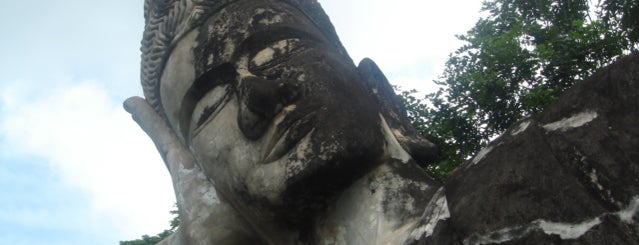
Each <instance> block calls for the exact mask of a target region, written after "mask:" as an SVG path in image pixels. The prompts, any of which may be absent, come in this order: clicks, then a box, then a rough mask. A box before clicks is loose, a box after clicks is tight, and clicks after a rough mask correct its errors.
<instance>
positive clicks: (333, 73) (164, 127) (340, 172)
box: [125, 0, 639, 244]
mask: <svg viewBox="0 0 639 245" xmlns="http://www.w3.org/2000/svg"><path fill="white" fill-rule="evenodd" d="M145 18H146V29H145V32H144V38H143V45H142V53H143V54H142V85H143V88H144V94H145V97H146V98H145V99H142V98H138V97H133V98H131V99H129V100H127V101H126V102H125V108H126V109H127V110H128V111H129V112H131V114H132V115H133V117H134V119H135V120H136V121H137V122H138V124H139V125H140V126H141V127H142V128H143V129H144V130H145V131H146V132H147V134H149V136H150V137H151V138H152V139H153V141H154V143H155V144H156V147H157V148H158V151H159V152H160V154H161V155H162V157H163V159H164V161H165V163H166V165H167V168H168V169H169V172H170V174H171V177H172V181H173V185H174V189H175V194H176V197H177V201H178V207H179V211H180V217H181V224H180V227H179V229H178V231H177V232H176V233H175V234H174V235H172V236H171V237H169V238H168V239H166V240H164V241H163V242H162V244H416V243H435V244H447V243H471V244H473V243H476V244H481V243H484V241H489V240H486V239H488V238H486V237H495V236H494V235H492V236H491V234H493V233H490V232H499V231H500V230H499V228H500V227H501V228H503V229H506V228H508V227H506V226H509V227H513V226H517V225H521V226H522V227H523V226H525V225H526V224H528V223H530V222H533V223H530V225H529V226H530V227H528V226H526V227H527V228H526V229H529V230H526V232H527V233H522V234H523V235H522V237H524V236H528V235H537V236H540V237H543V236H542V235H539V234H537V233H535V232H536V231H541V232H542V233H543V232H544V231H547V230H545V229H543V227H542V226H543V225H544V224H545V223H543V224H542V223H541V222H542V221H545V220H544V219H543V218H545V217H546V216H543V217H541V216H539V215H536V214H535V212H534V211H529V212H531V213H532V214H531V215H528V216H525V217H526V219H521V218H520V217H519V216H516V215H514V214H515V213H509V212H511V211H509V210H517V211H516V212H522V211H521V210H519V209H518V208H517V207H510V208H507V209H505V210H506V211H504V212H503V213H500V215H502V216H504V217H503V218H502V219H501V220H498V221H499V222H497V223H491V225H489V222H492V221H491V220H490V219H488V218H487V219H486V220H485V222H484V221H482V220H476V219H473V218H469V219H467V220H473V222H471V223H469V222H467V221H466V217H464V216H463V215H478V216H477V217H481V214H482V212H483V211H481V210H482V209H479V210H480V211H478V212H475V213H473V210H478V209H477V208H474V209H473V208H470V207H471V205H481V204H480V203H479V202H476V203H473V202H474V201H481V200H482V199H481V198H479V196H478V195H488V196H489V195H490V193H473V192H472V190H470V189H469V188H468V186H467V185H465V184H464V179H466V178H468V179H472V180H474V181H475V182H472V183H473V184H480V183H481V182H482V181H484V182H492V183H494V184H495V185H501V186H497V189H499V188H500V187H506V186H510V185H509V184H508V183H502V182H500V180H499V179H500V178H501V177H500V176H491V175H490V173H491V172H492V171H493V170H494V169H492V170H491V169H490V167H489V169H488V170H486V171H488V172H487V173H486V174H484V175H476V174H474V173H471V172H468V171H465V170H459V171H457V172H456V173H455V174H454V175H453V177H452V180H451V182H450V184H448V185H447V187H446V188H444V187H443V186H442V185H441V184H440V183H437V182H436V181H433V180H432V179H431V178H430V177H429V176H428V175H427V174H426V173H425V172H423V171H422V170H421V169H420V167H418V165H417V163H416V162H417V161H419V162H428V161H432V160H433V159H434V158H435V155H436V148H435V146H434V145H433V144H432V143H430V142H428V141H427V140H425V139H423V138H421V137H420V136H419V134H418V133H417V131H416V130H415V129H414V128H412V127H411V125H410V123H409V122H408V121H407V119H406V117H405V111H404V110H403V109H402V107H401V105H400V104H399V103H398V101H397V98H396V97H395V94H394V92H393V90H392V88H391V87H390V85H389V84H388V81H387V80H386V78H385V77H384V75H383V73H382V72H381V71H380V70H379V68H377V66H376V65H375V64H374V63H373V62H372V61H371V60H368V59H365V60H364V61H362V62H360V64H359V65H358V66H357V67H356V66H355V65H354V63H353V62H352V60H351V59H350V58H349V56H348V55H347V53H346V51H345V50H344V48H343V47H342V45H341V44H340V42H339V40H338V38H337V35H336V34H335V31H334V29H333V27H332V25H331V24H330V21H329V20H328V17H327V16H326V15H325V14H324V12H323V11H322V9H321V7H320V5H319V3H317V2H316V1H315V0H210V1H206V0H146V1H145ZM635 79H636V77H635ZM635 86H636V84H635ZM635 98H636V97H635ZM588 115H590V114H588ZM588 115H586V117H587V116H588ZM633 119H634V118H633ZM576 120H577V119H576ZM579 120H581V119H579ZM584 120H585V119H584ZM530 122H532V121H529V123H530ZM524 124H525V123H522V126H521V130H517V131H516V132H514V133H517V134H520V133H521V134H522V135H525V134H527V132H529V131H531V130H532V129H528V124H526V127H524ZM548 125H553V124H548ZM549 127H550V126H549ZM553 127H554V126H553ZM557 127H558V128H561V127H562V126H561V125H559V126H557ZM530 128H533V127H532V126H531V127H530ZM544 128H545V126H544ZM551 131H552V130H551ZM634 132H636V131H634ZM514 133H513V135H515V134H514ZM632 142H634V143H637V142H636V140H634V141H631V143H632ZM499 147H500V146H499V145H498V146H494V147H493V148H495V149H494V150H493V151H497V149H498V148H499ZM502 148H503V147H502ZM490 149H492V148H490ZM506 151H508V150H506ZM484 153H485V152H484ZM486 155H487V154H483V155H482V154H480V155H479V156H477V157H476V158H475V159H476V160H473V162H472V163H476V162H482V161H484V159H486V160H490V159H491V157H487V156H486ZM522 164H524V165H525V164H526V163H522ZM475 165H476V166H475ZM475 165H469V167H466V169H472V168H482V167H477V166H490V165H489V164H482V163H479V164H475ZM528 167H532V166H531V165H528ZM486 176H489V177H486ZM597 176H599V175H595V177H597ZM633 181H634V180H633ZM449 186H450V187H449ZM488 186H493V185H490V184H489V185H488ZM638 186H639V185H638ZM448 188H450V190H452V191H449V190H448ZM521 188H522V189H523V190H528V189H535V188H536V187H535V186H532V187H526V186H523V187H521ZM471 189H472V188H471ZM632 191H633V193H639V192H637V191H636V190H635V189H632ZM504 195H505V196H506V197H507V196H508V194H504ZM633 195H636V194H633ZM633 195H630V197H632V196H633ZM624 197H626V196H624ZM453 199H454V200H455V202H454V203H450V202H449V201H450V200H453ZM491 200H492V199H491ZM629 200H630V199H628V198H625V199H615V201H618V202H619V203H620V204H619V205H617V206H614V205H613V206H608V209H607V210H609V211H610V210H614V209H615V208H617V210H621V209H623V208H625V207H624V206H623V203H630V201H629ZM632 200H635V199H632ZM638 202H639V201H638ZM464 205H469V206H468V207H466V208H465V207H464ZM490 205H492V206H490V207H487V208H485V209H489V210H490V209H496V208H498V207H497V206H498V205H499V204H496V203H490ZM504 205H509V204H504ZM449 206H450V207H451V208H452V209H451V210H449ZM500 208H501V207H500ZM451 211H452V212H451ZM631 211H632V215H630V216H629V217H630V218H632V217H634V211H636V210H631ZM456 212H459V213H460V216H455V215H456ZM513 212H515V211H513ZM593 212H594V211H593ZM603 212H604V211H602V212H601V213H603ZM611 212H612V211H610V212H608V213H611ZM493 213H499V212H496V211H495V212H493ZM540 215H541V214H540ZM544 215H545V214H544ZM588 215H591V213H588ZM591 216H592V215H591ZM591 216H588V217H591ZM500 217H501V216H500ZM511 217H512V218H511ZM593 217H594V216H593ZM624 217H626V216H624ZM584 218H585V217H584ZM504 220H506V221H507V222H503V221H504ZM535 220H541V221H535ZM559 221H561V222H563V220H559ZM559 221H557V222H559ZM571 221H574V219H573V220H571ZM500 222H501V223H500ZM534 222H537V223H534ZM588 224H590V223H588ZM632 224H634V223H632ZM535 225H536V226H535ZM502 226H503V227H502ZM593 226H594V225H593ZM536 227H537V228H538V227H541V228H540V229H537V230H535V228H536ZM590 228H592V227H590ZM515 230H516V229H515ZM516 231H518V230H516ZM506 233H508V232H506ZM511 233H513V232H511ZM520 233H521V232H520ZM486 234H488V235H486ZM509 234H510V233H509ZM543 234H547V235H549V236H550V237H551V238H553V239H554V237H553V236H552V235H553V234H555V233H552V232H550V233H548V232H546V233H543ZM624 234H625V233H624ZM485 236H486V237H485ZM504 237H506V236H504ZM520 238H521V237H517V235H516V234H515V235H512V234H511V235H510V236H509V238H508V239H511V240H512V239H520ZM561 238H564V237H561ZM569 238H571V239H574V237H569ZM482 239H483V240H482ZM508 239H506V238H504V239H502V240H499V241H509V240H508ZM540 239H541V240H539V241H545V240H543V239H545V238H540ZM634 239H635V240H636V239H637V235H636V234H635V235H634Z"/></svg>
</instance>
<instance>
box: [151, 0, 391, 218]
mask: <svg viewBox="0 0 639 245" xmlns="http://www.w3.org/2000/svg"><path fill="white" fill-rule="evenodd" d="M339 50H340V47H339V46H337V44H335V43H331V42H330V41H329V40H328V39H327V38H326V37H325V35H324V34H323V33H322V32H321V31H320V30H319V29H318V28H317V27H316V25H315V23H313V22H312V21H311V20H310V19H308V18H307V16H306V15H305V14H304V13H302V12H301V11H300V10H298V9H297V8H295V7H293V6H291V5H288V4H285V3H282V2H277V1H252V0H245V1H236V2H234V3H231V4H229V5H227V6H226V7H224V8H223V9H222V10H220V11H219V12H217V13H216V14H214V15H213V16H212V17H210V18H209V19H208V20H207V21H206V22H205V23H203V24H202V25H201V26H200V27H199V28H197V29H195V30H192V31H191V32H189V33H188V34H186V35H185V36H184V37H183V38H182V39H180V41H179V42H178V43H177V44H176V46H175V48H174V49H173V51H172V53H171V55H170V57H169V59H168V61H167V63H166V65H165V68H164V71H163V74H162V78H161V84H160V89H161V90H160V91H161V99H162V106H163V107H164V109H165V112H166V115H167V118H168V121H169V122H170V124H171V126H172V127H173V129H174V130H175V132H177V133H178V135H179V136H180V137H181V139H182V140H183V141H184V143H185V144H187V145H188V146H189V147H190V149H191V151H192V152H193V153H194V155H195V157H196V159H197V161H198V164H200V166H201V168H202V169H203V170H204V172H205V174H206V175H207V177H209V178H210V179H211V180H213V181H214V183H215V186H216V189H217V191H218V194H219V195H220V196H221V197H222V198H223V199H226V200H227V201H229V202H231V203H232V204H234V206H236V207H241V206H246V205H247V204H248V203H260V205H268V206H272V207H280V208H284V209H287V208H291V207H292V208H298V207H301V206H312V205H313V204H314V203H319V202H322V201H323V200H324V199H325V198H326V197H327V196H330V195H332V194H334V193H335V192H336V191H339V190H341V189H342V188H344V187H345V186H347V185H348V184H350V183H351V182H352V181H353V180H354V179H356V178H357V177H358V176H361V175H362V174H363V173H365V172H366V171H368V170H369V169H371V168H372V167H374V166H375V165H376V164H378V163H379V162H380V158H381V156H382V152H383V147H384V141H383V137H382V133H381V130H380V118H379V112H378V110H379V109H378V107H377V105H376V104H375V102H374V101H373V99H372V98H371V96H370V95H369V92H368V91H367V89H366V87H365V85H364V83H363V82H362V80H361V79H360V77H359V75H358V73H357V70H356V67H355V66H354V65H353V63H352V61H351V60H350V58H348V57H347V56H346V54H343V53H340V51H339ZM255 205H257V204H255Z"/></svg>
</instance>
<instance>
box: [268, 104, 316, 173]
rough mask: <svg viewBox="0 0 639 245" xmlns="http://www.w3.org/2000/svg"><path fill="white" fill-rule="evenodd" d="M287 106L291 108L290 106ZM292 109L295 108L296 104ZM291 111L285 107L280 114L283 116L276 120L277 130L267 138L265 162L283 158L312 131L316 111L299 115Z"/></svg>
mask: <svg viewBox="0 0 639 245" xmlns="http://www.w3.org/2000/svg"><path fill="white" fill-rule="evenodd" d="M287 108H289V110H291V109H290V106H289V107H287ZM292 110H295V108H294V106H293V108H292ZM292 110H291V111H292ZM291 111H287V110H286V109H285V110H284V111H283V112H282V115H278V116H282V117H283V118H281V119H279V120H278V119H277V118H276V120H274V124H275V125H274V126H275V130H274V131H273V133H272V134H270V137H269V138H268V139H267V142H268V143H267V145H266V146H267V147H266V149H267V150H266V151H265V152H266V155H265V157H264V160H263V162H264V163H271V162H274V161H276V160H278V159H280V158H282V157H283V156H284V155H286V153H288V152H290V151H291V150H292V149H293V148H294V147H295V146H296V145H298V144H299V142H300V141H301V140H302V139H303V138H304V137H306V136H307V135H308V134H309V133H310V132H311V131H312V129H313V125H312V121H313V118H315V113H308V114H306V115H303V116H299V115H292V113H291V114H289V113H290V112H291ZM278 121H279V122H278Z"/></svg>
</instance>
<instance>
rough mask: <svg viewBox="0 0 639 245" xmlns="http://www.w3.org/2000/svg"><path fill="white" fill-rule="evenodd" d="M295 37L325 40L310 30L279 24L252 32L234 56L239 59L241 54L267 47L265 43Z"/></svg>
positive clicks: (318, 40) (317, 40)
mask: <svg viewBox="0 0 639 245" xmlns="http://www.w3.org/2000/svg"><path fill="white" fill-rule="evenodd" d="M293 38H298V39H306V40H312V41H316V42H323V41H322V39H321V38H320V37H318V36H317V35H315V34H312V33H310V32H307V31H304V30H299V29H298V28H293V27H289V26H279V27H274V28H268V29H264V30H260V31H258V32H256V33H254V34H252V35H251V36H249V37H247V38H246V39H245V40H244V41H242V43H241V44H240V45H239V48H238V49H237V51H236V52H235V54H234V56H237V57H234V58H236V59H237V58H239V56H241V55H244V54H247V53H249V54H252V53H255V52H258V51H260V50H262V49H264V48H265V47H264V45H265V44H271V43H273V42H276V41H280V40H284V39H293ZM238 51H239V52H238Z"/></svg>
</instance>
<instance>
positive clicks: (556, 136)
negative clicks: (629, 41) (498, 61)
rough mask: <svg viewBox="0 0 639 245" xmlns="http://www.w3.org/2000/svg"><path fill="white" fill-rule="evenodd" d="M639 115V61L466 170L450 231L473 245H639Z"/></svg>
mask: <svg viewBox="0 0 639 245" xmlns="http://www.w3.org/2000/svg"><path fill="white" fill-rule="evenodd" d="M638 108H639V55H637V54H635V55H632V56H630V57H626V58H624V59H622V60H620V61H618V62H616V63H615V64H613V65H611V66H610V67H607V68H605V69H602V70H601V71H599V72H597V73H596V74H594V75H593V76H592V77H590V78H588V79H586V80H585V81H583V82H580V83H579V84H577V85H575V86H574V87H573V88H572V89H570V90H568V91H567V92H566V93H565V94H564V95H563V96H562V97H561V98H559V99H558V100H557V101H556V102H554V103H553V104H552V105H550V106H549V107H548V108H546V109H545V110H544V111H543V112H542V113H541V114H539V115H536V116H533V117H531V118H527V119H525V120H522V121H521V122H519V123H518V124H516V125H514V126H513V127H512V128H511V129H509V130H508V131H507V132H506V133H504V134H503V135H502V136H500V137H499V138H497V139H496V140H494V141H493V142H491V143H490V144H489V145H488V147H486V148H485V149H484V150H482V151H481V152H480V153H478V154H477V156H475V157H474V158H473V159H471V160H470V161H469V162H468V163H467V164H466V165H464V166H462V167H460V169H458V170H456V171H455V172H454V174H453V175H452V176H451V178H450V180H449V182H448V183H447V184H446V190H447V191H446V195H447V197H448V202H449V207H450V212H451V220H450V223H449V224H448V225H449V226H450V227H448V228H447V229H448V231H449V232H451V231H452V232H454V233H455V234H454V235H455V237H457V239H458V241H456V242H458V243H465V244H487V243H502V242H503V243H506V244H509V243H512V244H555V243H569V244H572V243H574V244H602V243H607V244H608V243H610V244H636V243H637V242H639V233H637V229H638V228H639V227H638V225H637V217H636V216H635V215H636V212H637V211H638V208H639V206H638V205H639V203H638V201H639V164H638V162H637V161H638V159H639V127H637V125H638V124H637V123H638V122H639V109H638ZM443 233H446V232H443ZM443 233H442V235H444V234H443ZM450 235H451V234H445V236H450Z"/></svg>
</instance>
